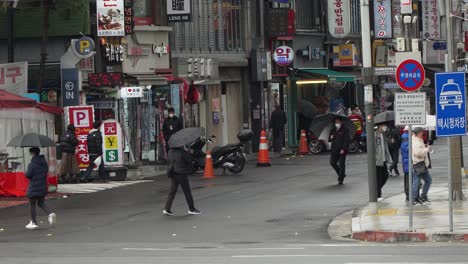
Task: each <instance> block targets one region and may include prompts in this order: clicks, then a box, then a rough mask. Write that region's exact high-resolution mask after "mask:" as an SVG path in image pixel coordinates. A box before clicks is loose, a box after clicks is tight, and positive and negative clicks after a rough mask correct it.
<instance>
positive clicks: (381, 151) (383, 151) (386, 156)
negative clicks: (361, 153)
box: [375, 123, 393, 199]
mask: <svg viewBox="0 0 468 264" xmlns="http://www.w3.org/2000/svg"><path fill="white" fill-rule="evenodd" d="M387 129H388V128H387V124H385V123H382V124H379V125H378V127H377V131H375V165H376V176H377V197H378V198H379V199H380V198H382V187H383V186H384V185H385V183H386V182H387V180H388V169H387V168H388V167H387V166H388V165H389V164H392V162H393V161H392V155H391V154H390V151H389V149H388V142H387V138H386V137H385V133H386V132H387Z"/></svg>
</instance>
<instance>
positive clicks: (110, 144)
mask: <svg viewBox="0 0 468 264" xmlns="http://www.w3.org/2000/svg"><path fill="white" fill-rule="evenodd" d="M104 141H105V146H106V149H116V148H118V144H117V143H118V141H117V136H104Z"/></svg>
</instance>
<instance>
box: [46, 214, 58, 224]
mask: <svg viewBox="0 0 468 264" xmlns="http://www.w3.org/2000/svg"><path fill="white" fill-rule="evenodd" d="M48 219H49V225H55V222H57V215H56V214H55V213H51V214H50V215H49V218H48Z"/></svg>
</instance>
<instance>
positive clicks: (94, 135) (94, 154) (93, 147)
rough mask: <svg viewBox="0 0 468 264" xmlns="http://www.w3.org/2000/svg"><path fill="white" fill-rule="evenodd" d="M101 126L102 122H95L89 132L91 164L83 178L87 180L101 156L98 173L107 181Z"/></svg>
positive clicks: (88, 141) (88, 142)
mask: <svg viewBox="0 0 468 264" xmlns="http://www.w3.org/2000/svg"><path fill="white" fill-rule="evenodd" d="M100 126H101V123H100V122H94V123H93V129H91V130H90V131H89V133H88V137H87V144H88V155H89V166H88V168H87V169H86V172H85V173H84V174H83V177H82V180H84V181H86V180H89V179H90V178H91V173H92V172H93V169H94V162H95V161H96V159H97V158H99V157H101V162H100V164H99V167H98V175H99V178H100V179H101V180H102V181H106V180H107V179H106V175H105V172H104V159H103V157H102V133H101V131H99V127H100Z"/></svg>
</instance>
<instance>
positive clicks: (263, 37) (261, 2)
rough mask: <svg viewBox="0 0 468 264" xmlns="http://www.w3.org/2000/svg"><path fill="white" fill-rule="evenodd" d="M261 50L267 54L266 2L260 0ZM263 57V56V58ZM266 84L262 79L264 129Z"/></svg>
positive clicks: (261, 101)
mask: <svg viewBox="0 0 468 264" xmlns="http://www.w3.org/2000/svg"><path fill="white" fill-rule="evenodd" d="M259 2H260V38H261V40H260V42H261V43H260V49H261V51H262V53H263V52H265V14H264V13H265V0H260V1H259ZM262 57H263V56H262ZM264 86H265V82H264V81H263V78H261V81H260V89H261V93H260V103H261V106H260V118H261V120H262V129H265V130H266V129H267V127H266V123H265V119H266V118H265V114H266V111H265V100H266V99H265V87H264Z"/></svg>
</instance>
